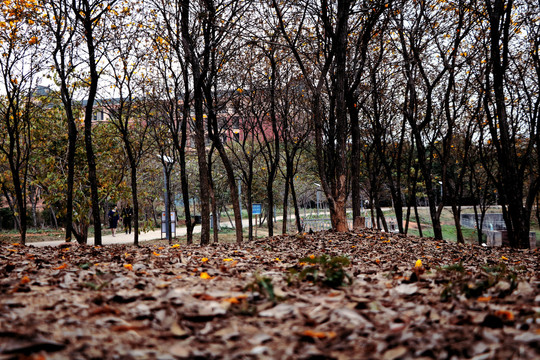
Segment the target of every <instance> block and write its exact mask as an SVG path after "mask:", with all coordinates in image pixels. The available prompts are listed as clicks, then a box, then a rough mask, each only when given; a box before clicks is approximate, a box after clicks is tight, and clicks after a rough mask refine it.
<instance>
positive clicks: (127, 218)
mask: <svg viewBox="0 0 540 360" xmlns="http://www.w3.org/2000/svg"><path fill="white" fill-rule="evenodd" d="M132 217H133V209H132V208H131V206H129V205H128V206H127V207H125V208H124V209H123V210H122V221H123V222H124V229H125V230H126V234H127V233H128V230H129V233H130V234H131V218H132Z"/></svg>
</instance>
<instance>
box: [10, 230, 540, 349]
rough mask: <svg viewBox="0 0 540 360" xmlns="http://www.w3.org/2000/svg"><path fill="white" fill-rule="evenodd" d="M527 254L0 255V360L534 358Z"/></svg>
mask: <svg viewBox="0 0 540 360" xmlns="http://www.w3.org/2000/svg"><path fill="white" fill-rule="evenodd" d="M539 255H540V253H539V252H538V251H536V250H514V249H508V248H499V249H494V248H485V247H480V246H476V245H465V246H463V245H458V244H455V243H449V242H446V241H434V240H429V239H420V238H417V237H411V236H409V237H406V236H400V235H395V234H384V233H380V232H376V231H371V230H366V231H364V232H361V233H347V234H337V233H332V232H320V233H315V234H312V235H310V234H305V235H297V236H277V237H272V238H267V239H259V240H256V241H253V242H246V243H244V244H243V245H241V246H239V245H236V244H214V245H210V246H207V247H200V246H197V245H192V246H187V245H180V244H177V245H174V246H154V245H153V246H142V247H140V248H136V247H133V246H126V245H109V246H106V247H101V248H96V247H87V246H79V245H76V244H69V245H68V244H66V245H63V246H60V247H45V248H38V247H32V246H27V247H23V246H17V245H16V244H6V243H3V244H0V258H1V261H0V360H2V359H23V358H24V359H65V358H69V359H192V358H200V359H364V358H365V359H464V358H473V359H510V358H520V359H534V358H539V357H540V295H539V294H540V291H539V290H540V277H539ZM345 257H346V258H347V259H348V261H350V264H347V263H346V262H339V261H336V262H335V263H333V266H328V265H329V264H330V263H331V261H332V260H333V259H345ZM323 259H324V261H323ZM319 260H320V261H319ZM324 266H326V267H324ZM329 278H330V279H333V281H332V282H330V281H325V280H328V279H329ZM336 279H337V280H336ZM349 280H351V281H349ZM339 282H343V285H342V286H339ZM328 285H331V286H332V287H331V286H328Z"/></svg>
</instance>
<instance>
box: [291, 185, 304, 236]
mask: <svg viewBox="0 0 540 360" xmlns="http://www.w3.org/2000/svg"><path fill="white" fill-rule="evenodd" d="M291 196H292V200H293V207H294V217H295V219H296V229H297V230H298V232H299V233H300V232H302V219H301V217H300V209H299V208H298V200H297V199H296V189H295V188H294V177H292V178H291Z"/></svg>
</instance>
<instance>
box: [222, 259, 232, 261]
mask: <svg viewBox="0 0 540 360" xmlns="http://www.w3.org/2000/svg"><path fill="white" fill-rule="evenodd" d="M223 261H233V259H223Z"/></svg>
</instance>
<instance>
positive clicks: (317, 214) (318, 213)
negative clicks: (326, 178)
mask: <svg viewBox="0 0 540 360" xmlns="http://www.w3.org/2000/svg"><path fill="white" fill-rule="evenodd" d="M318 218H319V188H317V219H318Z"/></svg>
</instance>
